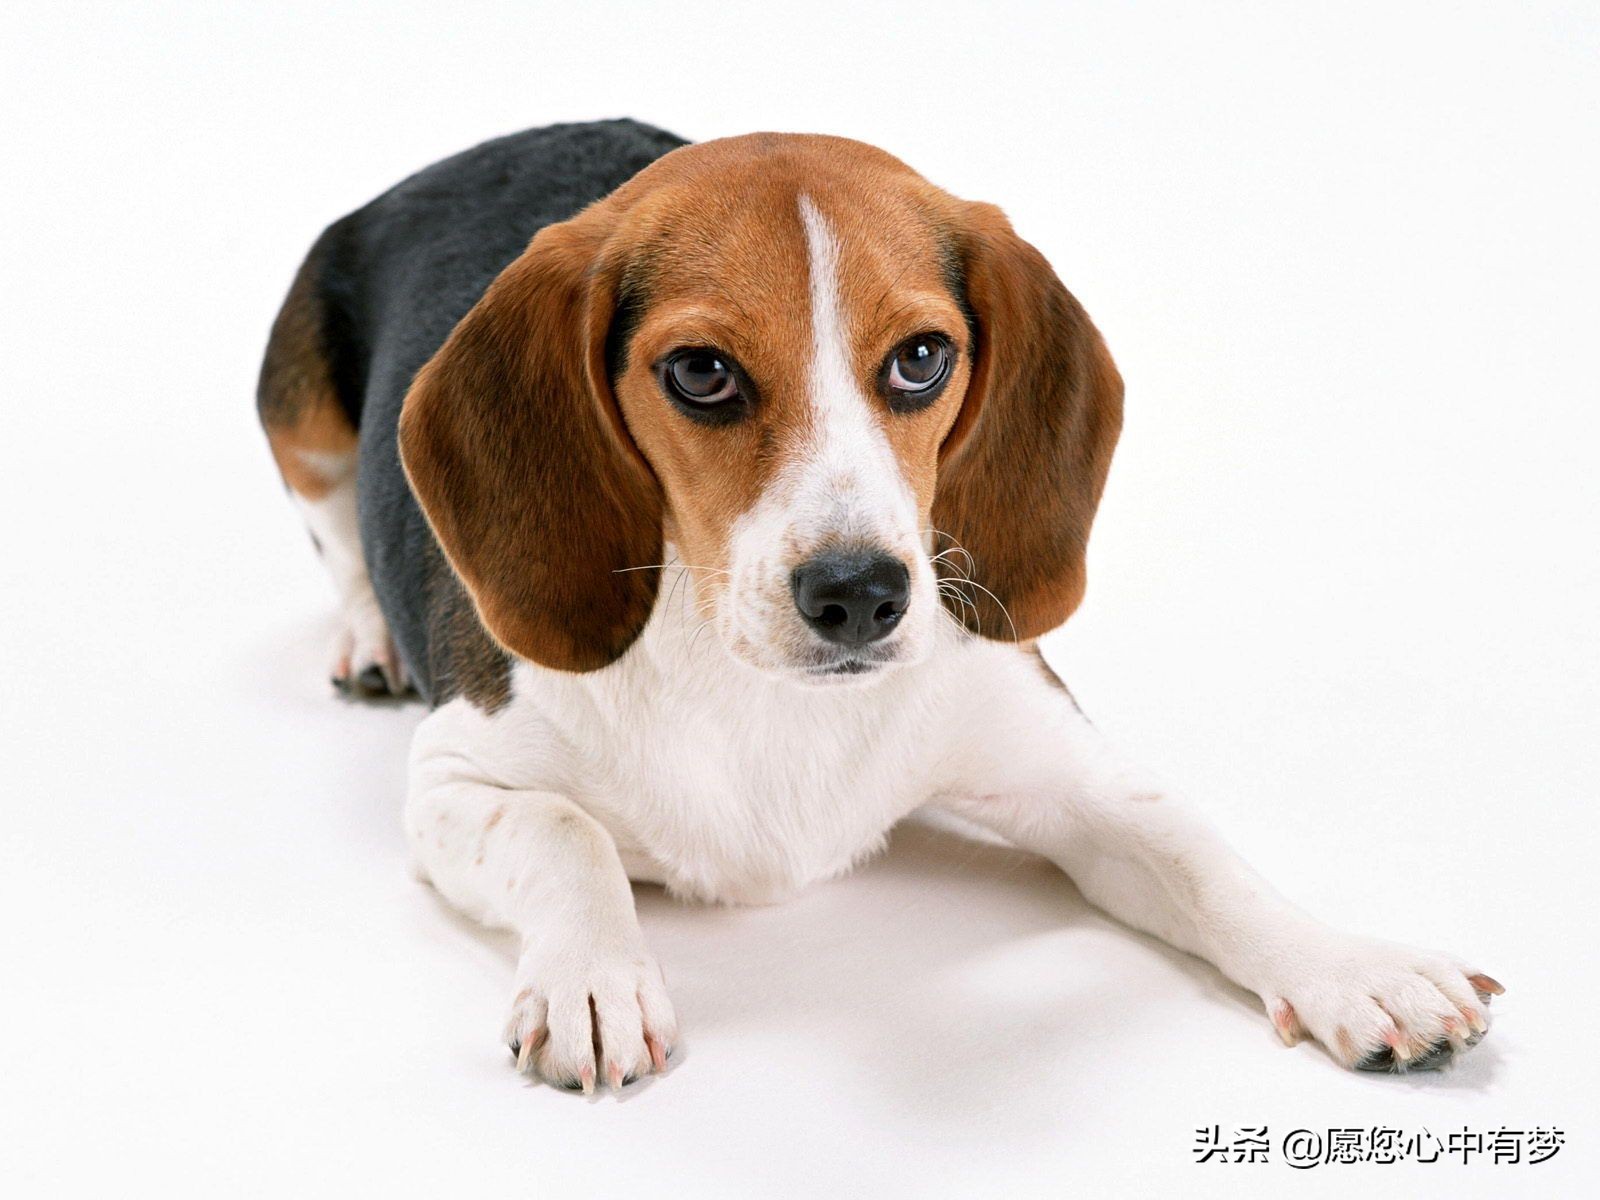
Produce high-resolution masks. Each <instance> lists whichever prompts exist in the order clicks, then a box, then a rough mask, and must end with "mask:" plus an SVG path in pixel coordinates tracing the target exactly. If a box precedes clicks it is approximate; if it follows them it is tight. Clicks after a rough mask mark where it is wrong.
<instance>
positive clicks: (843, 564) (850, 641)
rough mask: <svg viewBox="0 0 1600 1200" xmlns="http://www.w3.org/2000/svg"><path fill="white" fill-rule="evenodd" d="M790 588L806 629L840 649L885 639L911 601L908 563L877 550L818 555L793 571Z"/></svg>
mask: <svg viewBox="0 0 1600 1200" xmlns="http://www.w3.org/2000/svg"><path fill="white" fill-rule="evenodd" d="M791 584H792V586H793V588H794V606H795V607H796V608H798V609H799V610H800V615H801V616H802V617H804V618H805V619H806V624H807V625H810V626H811V628H813V629H815V630H816V631H817V632H818V633H819V634H821V635H822V636H823V637H824V638H826V639H827V640H828V641H830V642H837V643H839V644H840V645H841V646H864V645H866V644H867V643H868V642H875V641H877V640H878V639H879V638H881V637H885V636H887V635H888V633H889V631H890V630H891V629H893V628H894V627H895V626H896V625H897V624H899V622H900V618H901V617H902V616H904V615H905V611H906V604H907V603H908V602H909V600H910V598H911V576H910V574H909V573H908V572H907V571H906V568H905V564H904V563H902V562H901V561H900V560H899V559H897V558H891V557H889V555H887V554H880V553H877V552H875V551H865V552H863V551H848V552H846V551H828V552H827V553H824V554H819V555H817V556H816V557H815V558H812V559H808V560H806V561H805V562H803V563H801V564H800V565H799V566H798V567H796V568H795V570H794V577H793V579H792V580H791Z"/></svg>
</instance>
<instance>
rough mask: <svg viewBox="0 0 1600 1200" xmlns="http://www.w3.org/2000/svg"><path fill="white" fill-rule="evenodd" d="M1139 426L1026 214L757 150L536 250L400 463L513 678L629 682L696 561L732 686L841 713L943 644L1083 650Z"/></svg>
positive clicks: (405, 431) (627, 201) (718, 148)
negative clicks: (666, 549) (820, 691)
mask: <svg viewBox="0 0 1600 1200" xmlns="http://www.w3.org/2000/svg"><path fill="white" fill-rule="evenodd" d="M1121 411H1122V385H1121V381H1120V379H1119V377H1118V375H1117V371H1116V368H1115V367H1114V366H1113V365H1112V362H1111V358H1110V355H1109V354H1108V353H1107V351H1106V348H1105V346H1104V344H1103V343H1102V342H1101V340H1100V336H1099V334H1098V333H1097V332H1096V331H1095V328H1094V326H1093V325H1092V324H1091V323H1090V321H1089V319H1088V317H1087V316H1086V315H1085V314H1084V312H1083V309H1082V308H1081V307H1080V306H1079V305H1078V303H1077V301H1076V300H1074V299H1073V297H1072V296H1071V295H1070V294H1069V293H1068V292H1067V290H1066V288H1064V287H1063V286H1062V285H1061V282H1060V281H1059V280H1058V279H1057V278H1056V276H1055V274H1054V272H1052V271H1051V269H1050V266H1049V264H1048V263H1046V262H1045V260H1044V259H1043V257H1041V256H1040V254H1039V253H1038V252H1037V251H1036V250H1034V249H1033V247H1032V246H1030V245H1028V244H1027V243H1026V242H1024V241H1022V240H1021V239H1020V238H1018V237H1017V236H1016V234H1015V233H1013V232H1012V230H1011V227H1010V225H1009V223H1008V222H1007V221H1006V219H1005V217H1004V216H1003V215H1002V214H1001V213H1000V211H999V210H998V209H996V208H994V207H992V206H990V205H984V204H972V203H966V202H963V201H960V200H957V199H955V198H954V197H952V196H949V195H947V194H946V193H945V192H943V191H941V190H939V189H938V188H936V187H934V186H932V185H931V184H929V183H927V182H926V181H925V180H923V179H922V178H921V177H920V176H918V175H917V174H916V173H915V172H913V171H911V170H910V169H909V168H908V167H906V166H905V165H904V164H903V163H901V162H899V161H898V160H896V159H894V158H892V157H891V156H889V155H888V154H885V153H884V152H882V151H880V150H876V149H874V148H872V147H870V146H866V145H862V144H861V143H858V142H852V141H848V140H845V139H841V138H831V137H810V136H799V135H778V134H756V135H752V136H749V137H742V138H732V139H727V140H724V141H717V142H707V143H703V144H700V145H695V146H688V147H685V148H683V149H680V150H676V151H674V152H672V153H671V154H668V155H667V156H666V157H665V158H662V159H660V160H659V161H658V162H656V163H654V164H653V165H651V166H650V167H648V168H646V169H645V170H644V171H642V172H640V174H639V175H637V176H635V177H634V178H633V179H632V180H630V181H629V182H628V183H627V184H625V185H624V186H623V187H622V188H620V189H618V190H617V191H616V192H614V193H613V194H612V195H611V196H609V197H607V198H606V199H604V200H602V201H600V202H599V203H597V204H595V205H593V206H591V207H589V208H587V209H585V210H584V211H583V212H581V213H579V214H578V215H577V216H576V217H574V218H572V219H571V220H569V221H566V222H563V223H561V224H558V225H552V226H549V227H548V228H546V229H544V230H542V231H540V233H539V234H538V236H537V237H535V238H534V239H533V241H532V243H531V244H530V245H529V247H528V249H527V250H526V252H525V253H523V255H522V256H521V257H520V258H518V259H517V260H516V261H515V262H514V263H512V264H511V265H510V266H509V267H507V268H506V269H505V271H504V272H502V273H501V275H500V276H499V278H498V279H496V280H495V282H494V283H493V284H492V285H491V286H490V287H489V289H488V291H487V292H485V294H484V296H483V298H482V299H481V300H480V301H479V302H478V304H477V305H476V307H474V308H473V309H472V311H471V312H470V313H469V314H468V315H467V316H466V318H465V319H464V320H462V322H461V323H460V325H458V326H457V327H456V329H455V331H454V332H453V333H452V334H451V335H450V338H449V340H448V341H447V342H446V343H445V345H444V346H443V348H442V349H440V351H439V352H438V354H437V355H435V356H434V358H433V359H432V361H431V362H429V363H428V365H427V366H426V367H425V368H424V369H423V370H422V371H421V372H420V373H419V374H418V376H417V379H416V382H415V383H414V385H413V386H412V389H411V392H410V394H409V395H408V396H407V398H406V402H405V408H404V412H403V414H402V417H401V423H400V445H401V452H402V456H403V459H404V462H405V467H406V471H407V473H408V475H409V477H410V479H411V483H412V487H413V489H414V490H415V492H416V494H417V497H418V499H419V500H420V502H421V504H422V507H423V509H424V511H425V512H426V513H427V516H428V519H429V521H430V522H431V523H432V526H433V529H434V531H435V533H436V535H437V536H438V539H439V541H440V543H441V545H442V546H443V547H444V550H445V552H446V554H447V555H448V556H449V558H450V561H451V563H452V564H453V565H454V567H455V569H456V571H457V573H458V574H459V575H460V576H461V578H462V580H463V581H464V582H465V584H466V586H467V589H468V590H469V591H470V593H471V594H472V597H473V600H474V602H475V603H476V605H477V608H478V612H479V615H480V616H481V618H482V620H483V623H484V625H485V626H486V627H487V628H488V630H489V632H490V633H491V634H492V635H493V636H494V637H495V638H496V639H498V640H499V641H500V642H501V643H502V644H503V645H505V646H506V648H507V649H509V650H511V651H512V652H513V653H515V654H518V655H520V656H522V657H524V658H526V659H529V660H531V661H533V662H536V663H540V664H543V665H545V666H549V667H555V668H560V669H564V670H572V671H587V670H594V669H597V668H600V667H603V666H606V665H607V664H609V663H611V662H612V661H614V660H615V659H616V658H617V657H618V656H620V655H621V654H622V653H623V652H624V651H625V650H626V649H627V648H628V647H629V645H631V644H632V642H633V640H634V639H635V638H636V637H637V636H638V635H639V633H640V631H641V629H642V628H643V627H644V625H645V623H646V621H647V619H648V618H649V615H650V612H651V609H652V607H653V605H654V603H655V600H656V596H657V591H658V583H659V579H660V576H661V574H662V570H661V567H662V564H663V557H662V556H663V545H664V543H665V542H668V541H670V542H671V543H673V545H674V546H675V547H676V550H677V554H678V556H679V557H680V558H681V560H682V563H683V564H684V566H685V567H687V568H688V569H689V571H690V573H691V575H692V576H693V578H694V582H695V588H696V596H697V601H698V603H699V604H700V605H701V606H702V611H703V613H704V614H706V615H707V616H708V617H710V619H711V620H712V621H713V623H714V626H715V628H716V629H717V631H718V633H719V634H720V636H721V639H722V642H723V644H724V645H725V646H726V647H727V649H728V650H729V651H730V652H731V653H732V654H733V655H734V656H735V657H736V658H738V659H740V660H742V661H743V662H746V663H748V664H750V665H752V666H754V667H757V668H760V669H763V670H766V671H768V672H774V673H780V674H783V675H785V676H787V677H790V678H794V679H796V680H803V681H810V682H827V681H837V680H841V679H848V678H859V677H863V676H869V675H875V674H882V673H883V671H884V670H885V669H887V668H890V667H892V666H893V665H896V664H906V663H911V662H915V661H917V660H918V659H920V658H922V657H923V656H925V655H926V654H927V652H928V649H929V647H930V645H931V644H932V640H933V632H934V629H935V625H936V622H938V621H940V620H943V619H944V618H945V617H946V616H949V617H953V618H955V619H956V620H958V621H960V622H961V623H963V624H965V625H966V626H967V627H968V628H969V629H971V630H972V631H974V632H975V633H978V634H980V635H982V636H986V637H995V638H1005V639H1013V638H1028V637H1033V636H1036V635H1038V634H1040V633H1043V632H1045V631H1046V630H1048V629H1051V628H1053V627H1054V626H1056V625H1059V624H1060V623H1061V622H1062V621H1064V620H1065V619H1066V618H1067V616H1068V615H1069V614H1070V613H1071V612H1072V611H1073V609H1074V608H1075V607H1076V606H1077V604H1078V602H1079V600H1080V599H1081V598H1082V595H1083V589H1084V550H1085V546H1086V543H1087V541H1088V536H1089V526H1090V523H1091V521H1092V519H1093V516H1094V511H1095V507H1096V505H1097V504H1098V502H1099V497H1100V492H1101V488H1102V486H1103V485H1104V482H1105V477H1106V471H1107V468H1108V466H1109V464H1110V459H1111V452H1112V448H1113V446H1114V445H1115V443H1116V439H1117V433H1118V430H1119V428H1120V425H1121Z"/></svg>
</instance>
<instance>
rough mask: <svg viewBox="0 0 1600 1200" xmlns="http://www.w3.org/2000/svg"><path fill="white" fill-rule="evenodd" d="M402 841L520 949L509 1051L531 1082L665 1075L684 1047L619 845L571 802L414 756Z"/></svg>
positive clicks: (451, 757) (452, 757)
mask: <svg viewBox="0 0 1600 1200" xmlns="http://www.w3.org/2000/svg"><path fill="white" fill-rule="evenodd" d="M405 824H406V833H407V836H408V837H409V839H410V842H411V845H412V848H413V850H414V851H415V853H416V855H417V859H418V862H419V863H420V865H421V866H422V868H423V870H424V871H425V872H426V874H427V876H428V878H429V879H430V880H432V882H433V884H434V886H435V887H437V888H438V889H439V891H440V893H441V894H443V896H444V897H445V898H446V899H447V900H449V901H450V903H451V904H453V905H455V906H456V907H457V908H460V909H461V910H462V911H463V912H465V913H467V914H469V915H471V916H473V917H476V918H477V919H478V920H480V921H482V922H483V923H484V924H486V925H493V926H497V927H499V928H503V929H510V930H512V931H513V932H515V933H516V934H518V936H519V937H520V938H521V939H522V953H521V955H520V957H519V959H518V962H517V979H516V999H515V1000H514V1001H513V1003H512V1011H511V1019H510V1022H509V1024H508V1025H507V1027H506V1040H507V1042H508V1043H509V1044H510V1046H511V1051H512V1053H513V1054H514V1055H516V1058H517V1065H518V1067H519V1068H520V1069H521V1070H523V1071H528V1072H536V1073H537V1074H539V1075H540V1076H542V1077H543V1078H545V1079H546V1080H548V1081H550V1082H551V1083H554V1084H557V1085H559V1086H561V1087H566V1088H570V1089H572V1090H577V1089H580V1088H581V1089H582V1090H584V1091H585V1092H587V1091H592V1090H593V1088H594V1086H595V1081H596V1078H597V1077H600V1078H604V1079H605V1080H606V1081H607V1082H609V1083H610V1084H611V1086H612V1087H614V1088H615V1087H620V1086H622V1084H624V1083H626V1082H628V1081H630V1080H631V1079H633V1078H635V1077H637V1076H640V1075H643V1074H645V1073H647V1072H649V1071H651V1070H655V1071H660V1070H662V1069H664V1067H665V1065H666V1059H667V1055H668V1054H670V1053H671V1051H672V1045H673V1042H674V1040H675V1038H676V1037H677V1021H676V1018H675V1017H674V1015H673V1011H672V1003H671V1002H670V1001H669V1000H668V999H667V993H666V988H665V986H664V984H663V982H662V978H661V969H660V967H658V966H657V965H656V961H655V959H654V958H652V957H651V956H650V954H649V952H648V951H647V950H646V949H645V945H644V935H643V933H642V932H641V931H640V929H639V922H638V918H637V916H636V915H635V913H634V907H633V890H632V888H631V887H630V886H629V884H628V876H627V873H626V872H625V871H624V869H623V866H622V862H621V860H620V858H619V857H618V855H617V848H616V846H615V844H614V843H613V841H612V839H611V835H610V834H609V833H608V832H607V831H606V830H605V828H604V827H602V826H601V825H600V823H599V822H598V821H596V820H595V819H594V818H593V817H592V816H590V815H589V814H588V813H586V812H585V811H584V810H583V809H581V808H580V807H578V805H576V804H575V803H573V802H572V800H570V799H569V798H567V797H565V796H562V795H559V794H557V793H554V792H547V791H536V790H529V789H522V788H511V787H506V786H504V785H503V784H499V783H496V782H494V781H492V780H490V779H487V778H485V777H484V776H483V773H482V772H481V771H480V770H479V769H478V768H477V766H476V764H475V763H474V762H473V761H472V760H471V759H470V758H468V757H466V756H464V755H460V754H456V753H450V752H447V751H445V752H438V751H435V752H430V751H428V750H426V749H423V748H421V747H419V748H418V752H417V753H416V754H415V755H414V756H413V760H412V768H411V787H410V796H409V798H408V800H407V804H406V819H405Z"/></svg>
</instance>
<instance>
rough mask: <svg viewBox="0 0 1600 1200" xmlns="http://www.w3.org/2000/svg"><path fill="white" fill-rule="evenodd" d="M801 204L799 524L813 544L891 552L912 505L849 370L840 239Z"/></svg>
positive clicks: (808, 204)
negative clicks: (851, 543) (804, 265)
mask: <svg viewBox="0 0 1600 1200" xmlns="http://www.w3.org/2000/svg"><path fill="white" fill-rule="evenodd" d="M799 203H800V221H801V224H802V225H803V226H804V227H805V233H806V254H807V260H808V266H809V273H810V282H811V363H810V375H809V378H808V380H807V393H808V398H809V400H810V402H811V410H812V411H811V424H812V427H811V436H810V441H809V445H808V446H807V447H806V451H805V462H804V465H803V467H802V472H803V474H802V480H801V481H800V488H799V490H800V492H801V493H802V496H803V503H805V505H806V507H807V508H810V509H812V510H811V511H810V512H808V513H807V514H806V516H807V517H809V518H811V519H810V520H809V521H803V522H801V523H802V524H811V525H814V526H815V527H814V528H812V529H810V530H806V531H805V532H811V533H814V534H816V535H818V536H822V535H839V536H845V537H862V538H874V537H875V538H877V539H880V540H882V541H883V542H885V543H888V544H890V545H892V544H893V543H894V542H896V541H898V540H899V538H900V537H901V536H903V528H902V526H903V525H904V522H905V521H906V520H907V519H909V520H910V521H911V522H912V523H913V525H914V524H915V514H916V505H915V502H914V500H913V499H912V496H911V490H910V488H909V487H907V486H906V482H905V479H904V476H903V474H902V472H901V470H900V462H899V460H898V459H897V458H896V456H895V453H894V451H893V449H892V448H891V447H890V445H889V440H888V438H886V437H885V436H884V433H883V430H882V428H880V426H879V424H878V421H877V418H876V417H874V415H873V413H872V410H871V408H870V407H869V405H870V404H871V399H870V398H869V397H868V396H867V395H866V393H865V391H864V390H863V386H862V383H861V381H860V380H859V379H857V378H856V374H855V369H854V367H853V365H852V363H851V357H850V339H849V336H848V333H847V331H846V329H845V324H844V314H843V311H842V307H841V304H840V295H839V241H838V238H837V237H836V236H835V235H834V232H833V229H832V228H831V227H830V226H829V224H828V221H827V218H825V217H824V216H823V215H822V213H821V212H820V211H818V209H817V206H816V204H815V203H813V202H812V200H811V197H810V196H806V195H801V197H800V201H799ZM801 498H802V497H799V496H797V497H796V499H797V500H799V499H801ZM812 506H815V508H812Z"/></svg>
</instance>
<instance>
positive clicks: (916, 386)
mask: <svg viewBox="0 0 1600 1200" xmlns="http://www.w3.org/2000/svg"><path fill="white" fill-rule="evenodd" d="M953 357H954V356H953V355H952V353H951V350H950V343H949V342H947V341H945V340H944V338H942V337H940V336H939V335H938V334H934V333H924V334H918V335H917V336H916V337H914V338H910V339H908V340H907V341H904V342H901V343H900V345H899V347H898V348H896V350H895V352H894V354H893V355H891V356H890V358H889V362H888V364H887V367H886V370H885V374H884V387H885V388H886V389H887V391H888V393H889V399H890V400H891V402H898V403H899V406H901V407H905V408H915V407H917V406H918V405H919V404H921V403H926V402H928V401H930V400H932V399H933V397H934V396H936V395H938V393H939V388H940V387H941V386H942V385H943V384H944V381H945V379H946V378H948V377H949V374H950V362H951V359H952V358H953Z"/></svg>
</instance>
